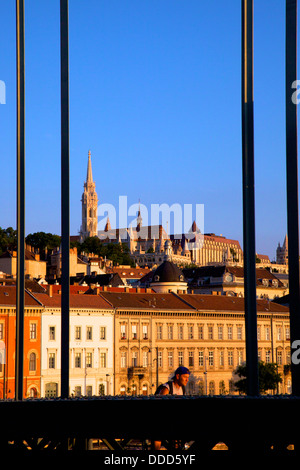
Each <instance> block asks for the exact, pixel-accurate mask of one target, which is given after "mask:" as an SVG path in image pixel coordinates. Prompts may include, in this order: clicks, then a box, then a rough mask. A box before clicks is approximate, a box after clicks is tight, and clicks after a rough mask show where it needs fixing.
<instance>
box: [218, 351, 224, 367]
mask: <svg viewBox="0 0 300 470" xmlns="http://www.w3.org/2000/svg"><path fill="white" fill-rule="evenodd" d="M219 365H220V367H223V366H224V351H220V355H219Z"/></svg>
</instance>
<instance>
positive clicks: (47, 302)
mask: <svg viewBox="0 0 300 470" xmlns="http://www.w3.org/2000/svg"><path fill="white" fill-rule="evenodd" d="M35 297H36V298H37V299H38V300H39V301H40V302H41V303H42V304H43V305H44V306H45V307H55V308H60V306H61V295H60V294H53V295H52V297H50V296H49V295H48V294H35ZM70 308H87V309H89V308H93V309H109V308H111V306H110V304H109V303H108V302H107V301H106V300H105V299H104V298H102V297H101V296H99V295H82V294H70Z"/></svg>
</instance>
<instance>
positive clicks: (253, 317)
mask: <svg viewBox="0 0 300 470" xmlns="http://www.w3.org/2000/svg"><path fill="white" fill-rule="evenodd" d="M242 153H243V243H244V291H245V326H246V364H247V384H248V385H247V392H248V395H251V396H255V395H258V394H259V386H258V356H257V311H256V309H257V306H256V265H255V203H254V198H255V194H254V124H253V0H242Z"/></svg>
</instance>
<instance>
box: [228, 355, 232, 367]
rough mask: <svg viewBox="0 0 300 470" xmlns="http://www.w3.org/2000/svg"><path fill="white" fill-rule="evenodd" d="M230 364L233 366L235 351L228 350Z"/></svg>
mask: <svg viewBox="0 0 300 470" xmlns="http://www.w3.org/2000/svg"><path fill="white" fill-rule="evenodd" d="M228 366H230V367H232V366H233V351H228Z"/></svg>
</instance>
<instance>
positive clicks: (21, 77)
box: [15, 0, 25, 400]
mask: <svg viewBox="0 0 300 470" xmlns="http://www.w3.org/2000/svg"><path fill="white" fill-rule="evenodd" d="M16 33H17V37H16V46H17V287H16V360H15V399H16V400H22V399H23V355H24V304H25V35H24V0H16Z"/></svg>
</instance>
